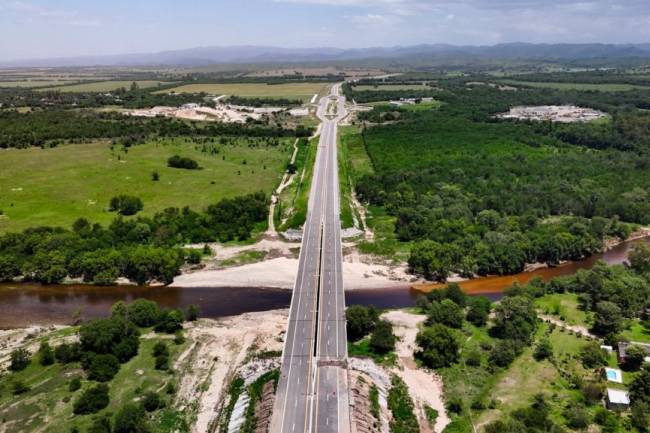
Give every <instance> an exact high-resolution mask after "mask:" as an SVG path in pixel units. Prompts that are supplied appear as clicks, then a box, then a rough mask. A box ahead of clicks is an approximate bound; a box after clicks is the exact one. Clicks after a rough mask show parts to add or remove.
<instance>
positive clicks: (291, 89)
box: [161, 83, 330, 102]
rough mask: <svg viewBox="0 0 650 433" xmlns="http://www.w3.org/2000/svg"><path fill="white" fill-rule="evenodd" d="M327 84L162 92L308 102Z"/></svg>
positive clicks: (192, 86) (194, 87) (187, 87)
mask: <svg viewBox="0 0 650 433" xmlns="http://www.w3.org/2000/svg"><path fill="white" fill-rule="evenodd" d="M329 87H330V84H328V83H289V84H266V83H259V84H258V83H237V84H187V85H183V86H178V87H174V88H171V89H168V90H162V91H161V92H166V93H172V92H174V93H200V92H205V93H208V94H211V95H237V96H243V97H255V98H287V99H300V100H302V101H303V102H309V101H311V99H312V98H313V97H314V95H315V94H319V95H324V94H326V93H327V92H328V89H329Z"/></svg>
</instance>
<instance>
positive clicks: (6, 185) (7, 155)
mask: <svg viewBox="0 0 650 433" xmlns="http://www.w3.org/2000/svg"><path fill="white" fill-rule="evenodd" d="M293 140H294V139H281V140H279V145H270V144H267V143H266V142H265V141H263V140H261V139H257V140H256V139H239V140H236V141H235V143H234V144H216V143H215V144H208V145H206V146H208V147H210V150H209V151H206V152H204V151H203V149H202V146H203V145H202V144H194V143H191V142H189V141H186V140H184V139H164V140H161V141H150V142H147V143H146V144H142V145H137V146H133V147H131V148H129V149H128V152H127V153H125V152H124V150H123V149H122V147H121V146H115V147H114V149H113V150H111V145H110V143H109V142H107V141H95V142H91V143H85V144H74V145H61V146H59V147H56V148H53V149H41V148H30V149H5V150H2V151H0V210H1V211H2V215H0V232H7V231H19V230H22V229H25V228H28V227H34V226H38V225H53V226H63V227H68V226H70V225H71V224H72V223H73V222H74V221H75V220H76V219H77V218H79V217H86V218H88V219H89V220H90V221H93V222H99V223H102V224H106V223H109V222H110V221H111V220H112V219H113V218H114V217H115V213H111V212H108V211H107V207H108V202H109V200H110V199H111V197H113V196H115V195H119V194H130V195H135V196H138V197H140V198H141V199H142V201H143V202H144V210H143V211H142V212H141V214H144V215H152V214H154V213H155V212H158V211H161V210H163V209H165V208H167V207H172V206H173V207H184V206H190V207H191V208H192V209H195V210H202V209H203V208H205V207H206V206H207V205H209V204H213V203H216V202H218V201H219V200H220V199H222V198H227V197H234V196H239V195H243V194H248V193H252V192H256V191H264V192H266V193H267V194H269V193H270V192H271V191H272V190H273V189H274V188H275V187H276V186H277V183H278V182H279V180H280V178H281V175H282V172H283V170H284V168H285V165H286V163H287V160H288V158H289V154H290V148H291V145H290V143H291V142H292V141H293ZM217 143H218V139H217ZM212 147H214V148H215V149H216V153H214V152H213V151H212ZM173 155H181V156H185V157H190V158H192V159H194V160H195V161H197V162H198V163H199V166H200V167H201V169H200V170H183V169H175V168H170V167H167V159H168V158H169V157H170V156H173ZM154 171H156V172H158V174H159V175H160V180H158V181H153V180H152V173H153V172H154Z"/></svg>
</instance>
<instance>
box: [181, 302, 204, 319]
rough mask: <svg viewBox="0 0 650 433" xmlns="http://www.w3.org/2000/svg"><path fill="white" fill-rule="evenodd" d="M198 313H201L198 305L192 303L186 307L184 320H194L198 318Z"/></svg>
mask: <svg viewBox="0 0 650 433" xmlns="http://www.w3.org/2000/svg"><path fill="white" fill-rule="evenodd" d="M199 314H201V309H200V308H199V306H198V305H195V304H192V305H190V306H189V307H187V311H186V312H185V320H187V321H188V322H194V321H195V320H197V319H198V318H199Z"/></svg>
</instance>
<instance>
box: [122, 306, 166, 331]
mask: <svg viewBox="0 0 650 433" xmlns="http://www.w3.org/2000/svg"><path fill="white" fill-rule="evenodd" d="M126 312H127V315H128V318H129V320H130V321H131V322H133V323H135V324H136V325H137V326H140V327H142V328H147V327H149V326H153V325H155V324H156V322H157V321H158V318H159V316H160V309H159V308H158V304H156V303H155V302H153V301H149V300H146V299H136V300H135V301H133V302H131V303H130V304H128V305H127V307H126Z"/></svg>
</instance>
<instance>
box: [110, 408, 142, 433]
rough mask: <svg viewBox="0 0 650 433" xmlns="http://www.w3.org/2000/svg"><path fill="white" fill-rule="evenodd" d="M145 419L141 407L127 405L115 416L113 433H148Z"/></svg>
mask: <svg viewBox="0 0 650 433" xmlns="http://www.w3.org/2000/svg"><path fill="white" fill-rule="evenodd" d="M145 418H146V415H145V412H144V408H143V407H142V406H140V405H136V404H133V403H129V404H127V405H125V406H124V407H122V409H120V411H119V412H118V413H117V415H115V425H114V426H113V433H148V432H149V431H150V429H149V426H147V423H146V419H145Z"/></svg>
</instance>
